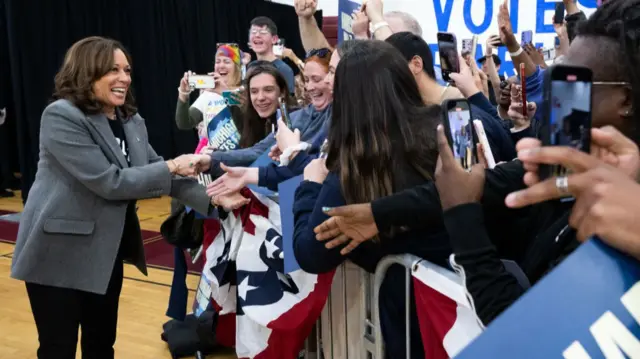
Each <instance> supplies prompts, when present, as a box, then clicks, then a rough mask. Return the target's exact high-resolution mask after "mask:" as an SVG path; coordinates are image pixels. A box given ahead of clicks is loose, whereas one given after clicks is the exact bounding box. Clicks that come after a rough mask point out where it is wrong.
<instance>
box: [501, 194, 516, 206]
mask: <svg viewBox="0 0 640 359" xmlns="http://www.w3.org/2000/svg"><path fill="white" fill-rule="evenodd" d="M517 202H518V194H517V192H514V193H510V194H509V195H507V197H506V198H505V199H504V203H505V204H506V205H507V207H515V205H516V204H517Z"/></svg>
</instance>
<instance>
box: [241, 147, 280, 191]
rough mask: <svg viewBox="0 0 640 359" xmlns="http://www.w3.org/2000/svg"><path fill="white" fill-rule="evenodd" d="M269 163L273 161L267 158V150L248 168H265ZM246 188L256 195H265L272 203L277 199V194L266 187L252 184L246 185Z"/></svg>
mask: <svg viewBox="0 0 640 359" xmlns="http://www.w3.org/2000/svg"><path fill="white" fill-rule="evenodd" d="M271 163H273V160H272V159H271V158H270V157H269V150H267V151H265V152H264V153H263V154H261V155H260V157H258V159H257V160H255V161H254V162H253V163H252V164H251V165H250V166H249V167H252V168H256V167H265V166H268V165H269V164H271ZM247 188H249V189H250V190H252V191H254V192H256V193H260V194H262V195H265V196H267V197H269V198H271V199H272V200H274V201H275V200H276V199H277V198H276V196H277V194H276V193H275V192H273V191H271V190H269V189H268V188H266V187H260V186H257V185H254V184H250V185H247Z"/></svg>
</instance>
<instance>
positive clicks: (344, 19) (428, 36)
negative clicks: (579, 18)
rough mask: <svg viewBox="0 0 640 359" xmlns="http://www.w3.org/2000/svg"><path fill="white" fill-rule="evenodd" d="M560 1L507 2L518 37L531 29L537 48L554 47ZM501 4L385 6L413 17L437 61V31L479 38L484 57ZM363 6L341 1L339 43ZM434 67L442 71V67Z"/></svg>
mask: <svg viewBox="0 0 640 359" xmlns="http://www.w3.org/2000/svg"><path fill="white" fill-rule="evenodd" d="M558 1H560V0H508V2H507V3H508V7H509V15H510V18H511V25H512V28H513V32H514V34H515V35H516V38H518V39H519V38H520V37H519V34H520V33H522V31H525V30H532V31H533V34H534V43H535V45H536V46H538V47H545V48H547V49H549V48H552V47H553V46H554V39H555V36H556V34H555V31H554V29H553V20H552V18H553V15H554V12H555V4H556V2H558ZM574 1H576V3H577V4H578V5H579V6H580V8H581V9H582V10H584V12H585V15H587V16H589V15H590V14H592V13H593V12H594V11H595V9H596V7H597V4H596V0H574ZM502 2H503V0H425V1H414V0H388V1H386V2H385V4H384V7H385V11H404V12H407V13H409V14H411V15H413V16H414V17H415V18H416V19H417V20H418V23H419V24H420V25H421V27H422V36H423V38H424V39H425V41H427V43H428V44H429V47H430V48H431V52H432V54H433V56H434V59H437V56H438V44H437V39H436V34H437V33H438V32H452V33H454V34H456V35H457V38H458V41H459V42H460V43H461V42H462V40H463V39H465V38H466V39H471V37H472V36H473V35H478V37H479V41H478V46H477V48H476V54H477V57H482V56H483V55H484V45H485V41H486V39H487V38H488V37H489V36H490V35H497V34H498V23H497V13H498V7H499V6H500V4H502ZM361 3H362V0H339V3H338V12H339V14H338V26H339V32H338V40H339V41H343V40H347V39H352V38H353V33H352V31H351V22H352V19H351V14H352V13H353V11H354V10H357V9H358V8H359V7H360V4H361ZM472 14H473V16H472ZM495 53H496V55H498V57H500V60H501V68H500V70H499V73H500V74H501V75H505V76H506V77H510V76H513V75H515V72H514V67H513V62H512V61H511V56H510V55H509V54H508V50H507V48H506V47H501V48H498V49H496V51H495ZM435 66H436V67H437V68H439V65H435ZM437 72H439V69H438V70H437Z"/></svg>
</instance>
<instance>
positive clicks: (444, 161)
mask: <svg viewBox="0 0 640 359" xmlns="http://www.w3.org/2000/svg"><path fill="white" fill-rule="evenodd" d="M437 137H438V149H439V151H440V154H439V156H438V162H437V164H436V174H435V178H436V188H437V189H438V194H439V195H440V203H441V204H442V210H443V211H446V210H448V209H450V208H453V207H456V206H459V205H462V204H467V203H474V202H479V201H480V200H481V199H482V194H483V192H484V180H485V174H484V166H483V165H482V164H476V165H474V166H473V167H471V171H465V170H464V169H463V168H462V166H461V165H460V162H459V161H458V160H457V158H456V157H455V155H454V153H453V152H452V151H451V147H450V146H449V141H448V140H447V136H446V134H445V127H444V126H443V125H438V128H437Z"/></svg>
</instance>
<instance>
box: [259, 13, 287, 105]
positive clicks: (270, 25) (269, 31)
mask: <svg viewBox="0 0 640 359" xmlns="http://www.w3.org/2000/svg"><path fill="white" fill-rule="evenodd" d="M278 40H279V39H278V27H277V26H276V23H275V22H273V20H271V19H270V18H268V17H265V16H259V17H256V18H255V19H253V20H251V28H250V29H249V47H250V48H251V50H253V52H255V53H256V57H257V58H258V61H269V62H271V63H272V64H273V65H274V66H275V67H276V68H277V69H278V71H280V73H281V74H282V76H284V78H285V80H287V86H288V88H289V93H290V94H295V92H296V91H295V78H294V77H295V76H294V75H293V70H292V69H291V67H290V66H289V65H287V63H286V62H284V61H282V59H280V58H278V55H276V54H275V53H274V52H273V46H274V45H276V44H277V43H278ZM281 55H282V54H280V56H281Z"/></svg>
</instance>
